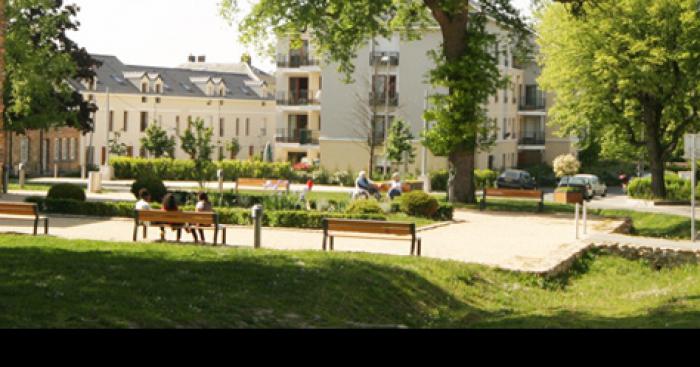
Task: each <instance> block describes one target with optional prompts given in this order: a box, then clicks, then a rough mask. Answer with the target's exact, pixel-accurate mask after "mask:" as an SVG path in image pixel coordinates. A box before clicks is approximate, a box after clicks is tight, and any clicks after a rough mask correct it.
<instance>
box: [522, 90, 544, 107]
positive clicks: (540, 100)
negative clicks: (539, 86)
mask: <svg viewBox="0 0 700 367" xmlns="http://www.w3.org/2000/svg"><path fill="white" fill-rule="evenodd" d="M546 108H547V97H545V94H544V92H542V91H539V90H538V91H536V92H535V93H526V94H525V98H522V97H521V98H520V111H536V110H544V109H546Z"/></svg>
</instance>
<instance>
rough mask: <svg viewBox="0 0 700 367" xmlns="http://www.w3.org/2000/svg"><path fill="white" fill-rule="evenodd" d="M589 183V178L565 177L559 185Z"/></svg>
mask: <svg viewBox="0 0 700 367" xmlns="http://www.w3.org/2000/svg"><path fill="white" fill-rule="evenodd" d="M587 183H588V180H587V179H586V178H584V177H563V178H562V179H561V182H559V186H566V185H586V184H587Z"/></svg>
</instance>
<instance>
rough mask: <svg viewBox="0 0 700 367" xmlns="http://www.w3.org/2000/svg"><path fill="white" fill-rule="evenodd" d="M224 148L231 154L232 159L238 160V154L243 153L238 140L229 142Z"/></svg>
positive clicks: (233, 139)
mask: <svg viewBox="0 0 700 367" xmlns="http://www.w3.org/2000/svg"><path fill="white" fill-rule="evenodd" d="M224 148H225V149H226V151H228V152H229V154H231V159H236V157H237V156H238V153H240V152H241V144H240V143H239V142H238V138H232V139H231V140H230V141H227V142H226V146H225V147H224Z"/></svg>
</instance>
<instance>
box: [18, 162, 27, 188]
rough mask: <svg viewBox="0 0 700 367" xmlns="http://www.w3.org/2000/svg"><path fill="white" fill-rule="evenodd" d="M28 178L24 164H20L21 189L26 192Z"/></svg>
mask: <svg viewBox="0 0 700 367" xmlns="http://www.w3.org/2000/svg"><path fill="white" fill-rule="evenodd" d="M26 178H27V175H26V172H25V171H24V163H20V164H19V189H20V190H24V181H25V179H26Z"/></svg>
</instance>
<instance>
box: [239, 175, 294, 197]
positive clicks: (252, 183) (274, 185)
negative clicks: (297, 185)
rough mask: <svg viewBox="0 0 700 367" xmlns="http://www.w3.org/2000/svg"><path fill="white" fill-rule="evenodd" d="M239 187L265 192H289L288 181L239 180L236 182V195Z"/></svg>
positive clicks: (265, 179)
mask: <svg viewBox="0 0 700 367" xmlns="http://www.w3.org/2000/svg"><path fill="white" fill-rule="evenodd" d="M241 186H247V187H256V188H258V187H259V188H262V189H265V190H270V189H272V190H274V191H286V192H289V187H290V185H289V181H288V180H279V179H272V178H270V179H268V178H239V179H237V180H236V193H238V190H239V189H240V187H241Z"/></svg>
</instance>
